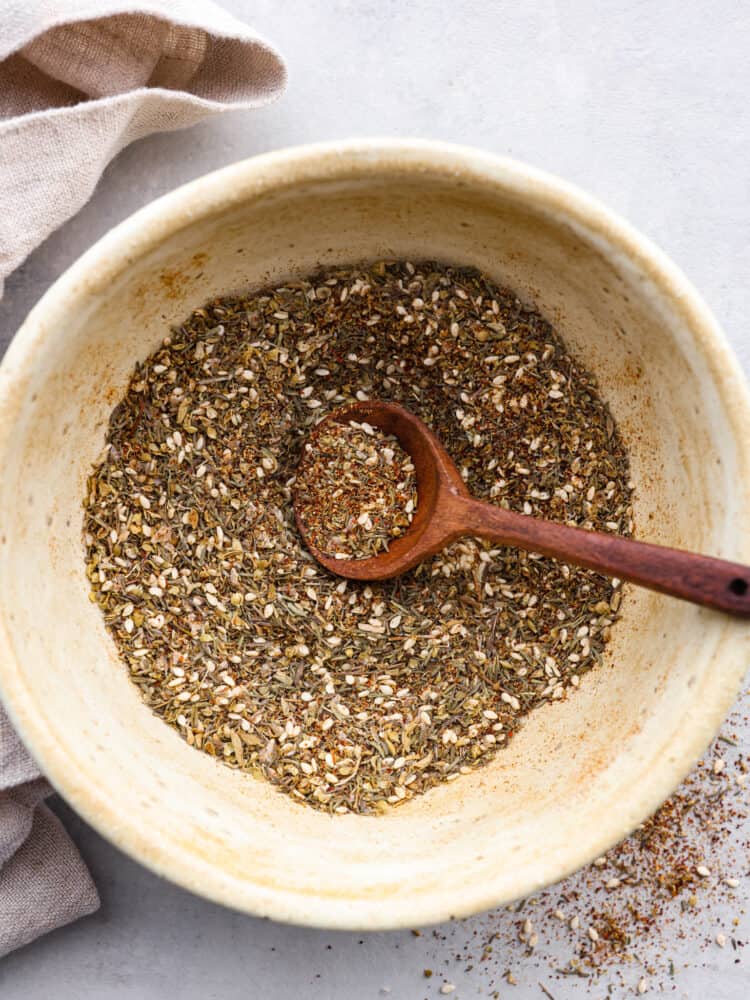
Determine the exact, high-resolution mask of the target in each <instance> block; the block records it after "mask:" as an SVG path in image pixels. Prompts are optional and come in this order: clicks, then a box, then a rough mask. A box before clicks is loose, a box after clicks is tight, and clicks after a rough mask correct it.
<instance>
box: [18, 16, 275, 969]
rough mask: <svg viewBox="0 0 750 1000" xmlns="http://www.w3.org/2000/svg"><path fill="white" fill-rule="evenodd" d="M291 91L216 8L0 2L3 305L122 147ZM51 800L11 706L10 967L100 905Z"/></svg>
mask: <svg viewBox="0 0 750 1000" xmlns="http://www.w3.org/2000/svg"><path fill="white" fill-rule="evenodd" d="M285 81H286V70H285V67H284V63H283V62H282V60H281V57H280V56H279V55H278V54H277V53H276V51H275V50H274V49H273V48H272V47H271V46H270V45H269V44H268V43H267V42H265V41H264V40H263V39H261V38H260V37H259V36H258V35H256V34H255V32H253V31H252V30H251V29H250V28H249V27H247V26H246V25H244V24H242V23H240V22H239V21H237V20H235V19H234V18H233V17H231V16H230V15H229V14H227V13H226V12H225V11H223V10H222V9H221V8H219V7H217V6H216V5H214V4H213V3H211V2H210V0H200V2H193V3H191V2H187V0H164V2H162V0H152V2H150V3H144V4H141V3H136V2H133V0H131V2H130V3H128V2H120V3H118V2H116V0H36V2H29V0H0V191H2V195H3V198H2V207H3V210H2V213H0V295H1V294H2V285H3V279H4V278H5V277H6V276H7V275H8V274H9V273H10V272H11V271H12V270H13V269H14V268H15V267H17V266H18V265H19V264H20V263H21V261H22V260H24V258H25V257H26V256H27V255H28V254H29V253H30V252H31V251H32V250H33V249H34V247H35V246H37V245H38V244H39V243H41V242H42V240H44V239H45V237H47V236H48V235H49V234H50V233H51V232H52V231H53V230H54V229H56V228H57V227H58V226H60V225H61V224H62V223H63V222H65V220H66V219H68V218H70V216H71V215H73V214H75V212H77V211H78V209H79V208H80V207H81V206H82V205H83V204H84V203H85V202H86V201H87V199H88V198H89V197H90V195H91V193H92V191H93V189H94V187H95V186H96V183H97V181H98V179H99V177H100V176H101V173H102V171H103V170H104V168H105V167H106V165H107V164H108V163H109V161H110V160H111V159H112V157H113V156H114V155H115V154H116V153H117V152H118V151H119V150H120V149H122V148H123V146H125V145H127V144H128V143H129V142H132V141H133V140H134V139H139V138H141V137H143V136H145V135H148V134H149V133H151V132H156V131H159V130H173V129H178V128H182V127H184V126H187V125H193V124H195V123H196V122H198V121H200V120H201V119H202V118H205V117H206V116H207V115H210V114H214V113H216V112H221V111H228V110H231V109H233V108H234V109H246V108H253V107H257V106H259V105H261V104H265V103H266V102H268V101H270V100H272V99H273V98H274V97H276V96H277V95H278V94H279V93H280V92H281V91H282V89H283V87H284V84H285ZM51 791H52V789H51V787H50V786H49V784H48V783H47V782H46V781H44V779H43V778H41V776H40V773H39V769H38V768H37V766H36V764H35V763H34V761H33V760H32V759H31V757H30V756H29V754H28V753H27V751H26V750H25V748H24V747H23V745H22V743H21V742H20V740H19V739H18V736H17V735H16V733H15V732H14V730H13V727H12V726H11V723H10V721H9V720H8V717H7V716H6V715H5V713H4V712H3V709H2V707H1V706H0V956H2V955H5V954H7V952H9V951H12V950H13V949H14V948H18V947H20V946H21V945H24V944H27V943H28V942H30V941H32V940H34V938H36V937H38V936H39V935H40V934H44V933H46V932H47V931H50V930H53V929H54V928H55V927H60V926H62V925H63V924H66V923H68V922H70V921H71V920H75V919H77V918H78V917H81V916H84V915H86V914H88V913H92V912H93V911H94V910H96V909H97V907H98V906H99V897H98V894H97V892H96V888H95V887H94V884H93V882H92V880H91V877H90V875H89V873H88V871H87V869H86V866H85V865H84V863H83V861H82V860H81V858H80V856H79V854H78V851H77V850H76V848H75V846H74V845H73V843H72V841H71V840H70V838H69V837H68V835H67V834H66V832H65V830H64V829H63V827H62V825H61V824H60V822H59V820H58V819H57V818H56V817H55V816H54V814H53V813H52V812H50V810H49V809H48V808H47V807H46V806H45V805H44V798H45V797H46V796H47V795H49V794H50V793H51Z"/></svg>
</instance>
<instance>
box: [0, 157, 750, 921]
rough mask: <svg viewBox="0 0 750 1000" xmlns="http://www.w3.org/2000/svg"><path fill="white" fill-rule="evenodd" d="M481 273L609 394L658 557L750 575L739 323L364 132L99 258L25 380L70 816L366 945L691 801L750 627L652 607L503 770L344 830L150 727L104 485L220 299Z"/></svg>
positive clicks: (592, 210)
mask: <svg viewBox="0 0 750 1000" xmlns="http://www.w3.org/2000/svg"><path fill="white" fill-rule="evenodd" d="M382 256H386V257H407V258H412V259H415V258H425V257H434V258H439V259H442V260H445V261H452V262H458V263H462V264H474V265H476V266H478V267H480V268H482V269H483V270H485V271H486V272H488V273H489V274H490V275H491V276H492V277H493V278H495V279H497V280H498V281H500V282H502V283H505V284H508V285H511V286H512V287H514V288H515V289H516V290H517V291H518V294H519V295H520V296H521V297H522V298H523V299H524V300H526V301H527V302H534V303H536V304H537V305H538V306H539V307H540V308H541V309H542V311H543V312H544V313H545V314H546V315H547V316H548V317H549V318H550V319H551V320H552V321H553V322H554V323H555V324H556V325H557V327H558V329H559V330H560V331H561V332H562V334H563V335H564V337H565V339H566V340H567V342H568V344H569V346H570V347H571V349H572V350H573V352H574V354H575V355H577V356H578V357H579V358H581V359H582V360H583V361H584V363H585V364H586V365H587V366H588V367H589V368H590V369H591V370H593V372H594V373H595V374H596V376H597V377H598V379H599V381H600V384H601V389H602V392H603V394H604V396H605V397H606V399H607V400H608V401H609V403H610V405H611V407H612V410H613V412H614V414H615V416H616V419H617V420H618V421H619V425H620V427H621V429H622V431H623V434H624V436H625V439H626V441H627V443H628V445H629V448H630V452H631V456H632V467H633V479H634V480H635V485H636V503H635V513H636V530H637V533H638V534H639V535H640V536H641V537H642V538H647V539H652V540H654V541H660V542H666V543H671V544H675V545H681V546H687V547H690V548H693V549H696V550H698V551H701V552H708V553H712V554H715V555H718V556H724V557H728V558H733V559H739V560H744V561H750V533H749V532H748V516H747V511H748V510H749V509H750V496H749V495H748V486H749V485H750V448H749V447H748V430H749V429H750V406H748V395H747V392H746V390H745V387H744V384H743V380H742V377H741V375H740V372H739V370H738V368H737V365H736V363H735V361H734V359H733V357H732V355H731V354H730V352H729V350H728V348H727V345H726V343H725V340H724V338H723V336H722V334H721V332H720V331H719V329H718V328H717V326H716V323H715V321H714V320H713V318H712V317H711V314H710V313H709V311H708V310H707V308H706V306H705V305H704V304H703V302H702V301H701V300H700V298H699V297H698V295H697V294H696V292H695V291H694V290H693V288H692V287H691V286H690V285H689V284H688V282H687V281H686V280H685V278H684V277H683V276H682V275H681V274H680V273H679V272H678V271H677V270H676V269H675V267H674V266H673V265H672V264H671V263H670V262H669V261H668V260H666V259H665V258H664V257H663V256H662V254H661V253H659V251H657V250H656V249H655V248H654V247H653V246H651V245H650V244H649V243H648V242H647V241H646V240H644V239H643V238H642V237H641V236H639V235H638V234H637V233H636V232H634V231H633V230H632V229H631V228H629V227H628V226H627V225H626V224H625V223H623V222H622V221H620V220H619V219H617V218H615V217H613V216H612V215H611V214H610V213H609V212H607V211H606V210H605V209H604V208H602V207H601V206H600V205H599V204H597V203H596V202H594V201H592V200H591V199H589V198H588V197H586V196H585V195H583V194H582V193H581V192H579V191H577V190H575V189H573V188H571V187H569V186H568V185H566V184H563V183H561V182H560V181H558V180H555V179H554V178H552V177H549V176H547V175H545V174H542V173H539V172H538V171H535V170H532V169H530V168H528V167H525V166H523V165H521V164H518V163H513V162H511V161H509V160H503V159H499V158H496V157H492V156H488V155H485V154H482V153H479V152H475V151H473V150H469V149H463V148H459V147H453V146H445V145H438V144H434V143H424V142H390V141H373V142H364V141H358V142H351V143H342V144H339V143H337V144H334V145H326V146H310V147H306V148H302V149H293V150H289V151H285V152H281V153H274V154H272V155H269V156H260V157H257V158H255V159H251V160H248V161H246V162H244V163H238V164H236V165H235V166H231V167H228V168H227V169H225V170H221V171H219V172H218V173H214V174H210V175H209V176H208V177H204V178H201V179H200V180H197V181H195V182H194V183H192V184H188V185H186V186H185V187H183V188H180V189H179V190H178V191H175V192H174V193H172V194H170V195H167V196H166V197H164V198H161V199H160V200H159V201H157V202H155V203H154V204H152V205H149V206H148V207H147V208H145V209H143V210H142V211H140V212H138V213H137V214H136V215H134V216H132V218H130V219H128V220H127V221H126V222H124V223H123V224H122V225H120V226H118V227H117V228H116V229H114V230H113V231H112V232H111V233H110V234H109V235H108V236H106V237H105V238H104V239H102V240H100V241H99V243H97V244H96V246H94V247H93V248H92V249H91V250H89V252H88V253H87V254H85V255H84V256H83V257H82V258H81V259H80V260H79V261H78V263H77V264H75V265H74V266H73V267H72V268H71V269H70V270H69V271H68V272H67V273H66V274H65V275H63V277H62V278H60V280H59V281H58V282H57V283H56V284H55V285H54V287H53V288H52V289H51V290H50V291H49V292H48V293H47V294H46V295H45V296H44V298H43V299H42V301H41V302H40V303H39V305H37V307H36V308H35V309H34V310H33V312H32V313H31V315H30V316H29V318H28V319H27V321H26V323H25V324H24V326H23V328H22V329H21V331H20V332H19V334H18V336H17V337H16V339H15V340H14V342H13V344H12V346H11V348H10V350H9V351H8V353H7V356H6V357H5V360H4V362H3V364H2V368H1V369H0V469H1V470H2V476H1V477H0V684H1V686H2V694H3V697H4V699H5V701H6V704H7V706H8V708H9V710H10V712H11V714H12V716H13V719H14V720H15V722H16V723H17V725H18V727H19V729H20V731H21V733H22V735H23V737H24V739H25V740H26V742H27V743H28V745H29V747H30V748H31V750H32V751H33V753H34V754H35V756H36V757H37V759H38V760H39V763H40V764H41V766H42V767H43V769H44V770H45V771H46V772H47V774H48V775H49V777H50V778H51V780H52V782H53V783H54V784H55V785H56V787H57V788H58V789H59V790H60V792H61V793H62V794H63V795H64V796H65V798H66V799H68V801H69V802H70V803H71V804H72V805H73V806H74V807H75V808H76V809H77V810H78V811H79V812H80V813H81V814H82V815H83V816H84V817H85V818H86V819H87V820H88V821H89V822H90V823H92V824H93V825H94V826H95V827H96V828H97V829H98V830H99V831H100V832H101V833H102V834H104V835H105V836H106V837H108V838H109V839H110V840H112V841H113V842H114V843H115V844H117V845H118V846H119V847H121V848H122V849H123V850H125V851H127V852H128V853H130V854H131V855H133V856H134V857H135V858H137V859H138V860H139V861H141V862H143V863H144V864H145V865H148V866H149V867H151V868H152V869H154V870H155V871H157V872H159V873H160V874H162V875H165V876H167V877H168V878H171V879H173V880H174V881H175V882H178V883H179V884H181V885H183V886H185V887H187V888H189V889H192V890H194V891H195V892H198V893H201V894H202V895H205V896H207V897H209V898H211V899H213V900H216V901H218V902H221V903H225V904H227V905H230V906H233V907H236V908H238V909H241V910H246V911H248V912H251V913H256V914H263V915H267V916H270V917H274V918H276V919H280V920H288V921H295V922H299V923H306V924H315V925H320V926H327V927H342V928H347V927H348V928H355V927H356V928H384V927H395V926H399V925H401V926H403V925H415V924H422V923H428V922H433V921H439V920H442V919H444V918H447V917H449V916H451V915H455V916H460V915H465V914H469V913H472V912H474V911H477V910H482V909H484V908H487V907H491V906H494V905H495V904H498V903H501V902H504V901H508V900H512V899H514V898H516V897H519V896H522V895H524V894H526V893H529V892H531V891H532V890H535V889H538V888H539V887H540V886H543V885H545V884H547V883H550V882H553V881H555V880H556V879H559V878H561V877H562V876H564V875H566V874H567V873H568V872H571V871H572V870H574V869H575V868H578V867H579V866H580V865H582V864H584V863H585V862H587V861H589V860H591V859H592V858H594V857H596V856H597V855H599V854H601V852H602V851H604V850H605V849H606V848H608V847H609V846H610V845H612V844H614V843H615V842H616V841H617V840H619V839H620V838H621V837H623V836H624V835H625V834H626V833H628V831H630V830H631V829H632V828H633V827H634V826H635V825H636V824H637V823H638V822H639V821H641V820H643V819H644V818H645V817H646V816H647V815H648V814H649V813H650V812H651V811H652V810H654V809H655V808H656V806H658V804H659V803H660V802H661V801H662V800H663V799H664V798H665V797H666V796H667V795H668V794H669V793H670V792H671V791H672V790H673V789H674V788H675V786H676V785H677V784H678V782H679V781H680V779H681V778H682V777H683V776H684V774H685V773H686V772H687V771H688V769H689V768H690V766H691V765H692V764H693V762H694V761H695V760H696V758H697V757H698V756H699V755H700V754H701V752H702V751H703V750H704V748H705V747H706V745H707V744H708V742H709V740H710V739H711V737H712V736H713V734H714V733H715V731H716V729H717V727H718V726H719V723H720V721H721V719H722V717H723V715H724V713H725V712H726V711H727V709H728V708H729V706H730V705H731V703H732V700H733V698H734V696H735V692H736V690H737V688H738V685H739V683H740V681H741V677H742V673H743V670H744V668H745V665H746V663H747V661H748V652H749V641H750V628H748V626H747V625H746V624H742V623H739V622H737V621H733V620H731V619H729V618H725V617H722V616H721V615H719V614H715V613H712V612H709V611H705V610H700V609H698V608H695V607H692V606H690V605H688V604H683V603H681V602H679V601H676V600H670V599H668V598H665V597H661V596H657V595H655V594H650V593H646V592H645V591H636V590H628V591H627V593H626V597H625V600H624V601H623V615H622V620H621V621H620V623H619V624H618V625H617V626H616V628H615V630H614V638H613V641H612V643H611V645H610V647H609V651H608V656H607V660H606V663H605V664H604V665H603V666H602V667H601V668H599V669H597V670H595V671H594V672H592V673H591V674H589V675H587V676H586V677H585V678H584V679H583V682H582V684H581V689H580V690H579V691H578V692H576V693H574V695H573V696H571V697H570V698H568V699H567V700H565V701H563V702H562V703H555V704H552V705H548V706H546V707H545V708H543V709H541V710H540V711H537V712H535V713H533V714H532V715H531V716H530V717H529V718H528V721H527V722H526V724H525V726H524V727H523V729H522V730H521V732H520V733H519V735H518V736H517V737H516V738H515V739H514V740H513V741H512V743H511V744H510V746H509V748H508V749H507V750H505V751H503V752H501V753H500V754H499V755H498V756H497V758H496V760H494V761H493V762H492V763H491V764H490V765H489V766H487V767H485V768H484V769H482V770H479V771H477V772H476V773H474V774H471V775H469V776H466V777H462V778H461V779H460V780H459V781H456V782H454V783H452V784H450V785H446V786H443V787H441V788H438V789H436V790H433V791H431V792H430V793H429V794H427V795H425V796H423V797H422V798H418V799H416V800H414V801H413V802H410V803H408V804H407V805H405V806H403V807H402V808H399V809H397V810H395V811H394V812H393V813H392V814H391V815H387V816H384V817H380V818H370V817H360V816H341V817H335V818H332V817H329V816H326V815H323V814H321V813H318V812H315V811H313V810H312V809H310V808H308V807H306V806H303V805H298V804H296V803H294V802H293V801H292V800H291V799H289V798H288V797H286V796H284V795H281V794H279V793H277V792H276V791H274V789H273V788H272V787H271V786H270V785H268V784H266V783H265V782H263V781H260V780H255V779H253V778H251V777H249V776H248V775H244V774H241V773H239V772H237V771H232V770H230V769H228V768H224V767H222V766H220V765H218V764H216V763H215V762H214V761H213V760H211V759H210V758H209V757H207V756H204V755H203V754H201V753H198V752H196V751H195V750H194V749H191V748H190V747H188V746H187V744H186V743H184V742H183V741H182V740H181V739H180V738H179V737H178V736H177V735H176V734H175V733H174V732H172V730H171V729H169V728H168V727H167V726H165V725H164V723H162V722H160V721H159V720H158V719H156V718H155V717H154V716H152V715H151V713H150V712H149V710H148V709H147V708H145V707H144V705H143V704H142V703H141V701H140V699H139V696H138V693H137V691H136V689H135V687H134V686H133V685H132V684H131V683H130V681H129V680H128V678H127V675H126V671H125V669H124V668H123V666H122V665H121V664H120V663H119V662H118V659H117V657H116V655H115V648H114V645H113V643H112V641H111V640H110V638H109V636H108V634H107V632H106V631H105V628H104V624H103V621H102V618H101V615H100V612H99V610H98V608H97V607H96V605H94V604H92V603H91V602H90V601H89V598H88V590H89V588H88V586H87V583H86V579H85V576H84V557H83V549H82V541H81V524H82V513H81V498H82V495H83V492H84V483H85V479H86V475H87V473H88V471H89V469H90V467H91V464H92V462H93V461H94V459H95V458H96V457H97V455H98V453H99V451H100V449H101V447H102V445H103V442H104V435H105V430H106V427H107V421H108V417H109V414H110V411H111V409H112V407H113V406H114V404H115V403H116V402H117V400H118V399H119V397H120V396H121V394H122V392H123V390H124V388H125V386H126V383H127V381H128V378H129V375H130V373H131V371H132V369H133V365H134V363H135V361H136V360H137V359H143V358H145V357H146V356H147V355H148V354H149V353H150V352H151V351H152V350H153V349H154V348H155V347H156V346H157V344H158V343H159V342H160V340H161V338H162V337H163V336H164V334H165V331H166V330H167V328H168V326H169V324H171V323H177V322H179V321H181V320H182V319H183V318H184V317H185V316H186V315H187V314H188V313H189V312H190V310H191V309H193V308H194V307H196V306H199V305H200V304H201V303H203V302H204V300H206V299H207V298H209V297H211V296H215V295H217V294H222V293H228V292H232V291H234V290H239V289H244V288H246V287H247V286H252V285H257V284H258V283H259V282H267V281H279V280H281V279H284V278H287V277H289V276H290V275H293V274H304V273H305V272H309V271H311V270H312V269H314V268H315V267H317V266H318V265H319V264H328V263H334V262H335V263H340V262H354V261H363V260H371V259H373V258H378V257H382Z"/></svg>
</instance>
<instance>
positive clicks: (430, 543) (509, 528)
mask: <svg viewBox="0 0 750 1000" xmlns="http://www.w3.org/2000/svg"><path fill="white" fill-rule="evenodd" d="M324 420H325V421H337V422H339V423H344V424H346V423H348V422H349V421H351V420H356V421H359V422H362V421H366V422H367V423H368V424H370V425H371V426H373V427H379V428H380V429H381V430H383V431H385V432H386V433H388V434H393V435H394V436H395V437H396V438H398V440H399V442H400V443H401V446H402V447H403V449H404V450H405V451H406V452H408V454H409V455H410V456H411V459H412V462H413V463H414V469H415V473H416V479H417V509H416V513H415V515H414V519H413V520H412V522H411V525H410V526H409V528H408V530H407V531H406V532H405V533H404V534H403V535H401V536H400V537H399V538H395V539H393V541H391V543H390V545H389V547H388V550H387V551H386V552H382V553H380V554H379V555H377V556H370V557H368V558H366V559H334V558H333V557H332V556H330V555H326V553H325V552H321V551H320V550H319V549H318V548H316V547H315V546H314V545H313V544H312V543H311V542H310V539H309V538H308V537H307V534H306V532H305V525H304V523H303V521H302V519H301V518H300V515H299V510H298V509H297V508H296V507H295V516H296V519H297V527H298V528H299V531H300V534H301V535H302V537H303V539H304V540H305V543H306V544H307V546H308V548H309V549H310V551H311V552H312V554H313V555H314V556H315V558H316V559H317V560H318V562H319V563H321V564H322V565H323V566H325V567H326V569H329V570H330V571H331V572H332V573H336V574H337V575H338V576H344V577H348V578H350V579H353V580H388V579H390V578H391V577H394V576H400V575H401V573H405V572H406V571H407V570H409V569H412V567H414V566H416V565H417V563H420V562H422V561H423V560H424V559H427V558H428V557H429V556H431V555H434V554H435V553H436V552H439V551H440V550H441V549H443V548H445V546H446V545H449V544H450V543H451V542H454V541H455V540H456V539H457V538H462V537H463V536H464V535H474V536H476V537H478V538H487V539H490V541H493V542H499V543H500V544H502V545H513V546H515V547H516V548H520V549H526V550H527V551H529V552H538V553H540V554H541V555H545V556H552V558H554V559H560V560H562V561H563V562H566V563H573V564H574V565H576V566H586V567H587V568H588V569H593V570H596V571H597V572H598V573H602V574H604V575H605V576H616V577H619V578H620V579H622V580H629V581H630V582H631V583H637V584H640V585H641V586H642V587H649V588H650V589H651V590H658V591H661V592H662V593H664V594H670V595H671V596H672V597H680V598H682V600H685V601H692V602H693V603H694V604H701V605H703V606H705V607H708V608H715V609H717V610H719V611H726V612H729V613H730V614H734V615H740V616H742V617H750V566H743V565H741V564H740V563H733V562H726V561H725V560H723V559H714V558H712V557H711V556H701V555H696V554H694V553H692V552H683V551H680V550H679V549H670V548H666V547H664V546H661V545H651V544H649V543H646V542H637V541H633V540H632V539H630V538H621V537H620V536H618V535H608V534H603V533H600V532H597V531H586V530H585V529H583V528H571V527H569V526H568V525H565V524H558V523H557V522H554V521H544V520H542V519H541V518H536V517H531V516H528V515H526V514H517V513H515V512H514V511H510V510H504V509H503V508H502V507H498V506H496V505H495V504H491V503H486V502H484V501H482V500H475V499H474V497H472V496H471V495H470V493H469V491H468V490H467V488H466V485H465V484H464V481H463V480H462V479H461V476H460V474H459V472H458V469H457V468H456V466H455V465H454V464H453V461H452V460H451V458H450V456H449V455H448V453H447V452H446V450H445V449H444V448H443V446H442V445H441V443H440V441H439V440H438V439H437V437H436V436H435V435H434V434H433V433H432V431H431V430H430V429H429V427H427V426H426V425H425V424H423V423H422V421H421V420H420V419H419V418H418V417H415V416H414V414H413V413H410V412H409V411H408V410H406V409H404V407H403V406H399V405H398V404H396V403H382V402H378V401H375V400H370V401H368V402H365V403H354V404H352V405H351V406H344V407H342V408H341V409H339V410H335V411H334V412H333V413H331V414H329V415H328V416H327V417H325V418H324ZM320 426H321V425H320V424H318V427H320ZM313 440H314V438H313Z"/></svg>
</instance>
